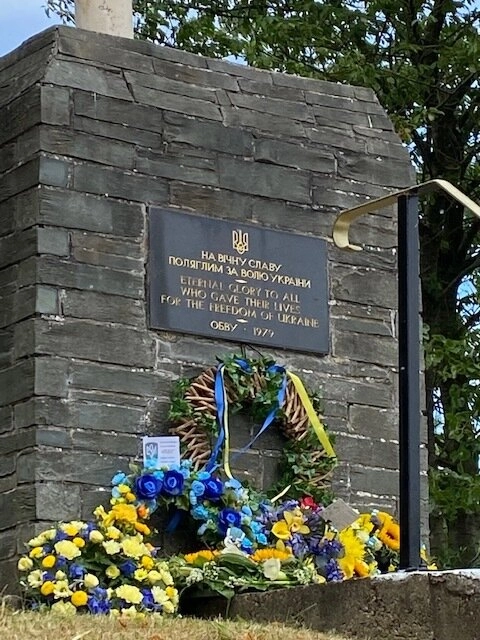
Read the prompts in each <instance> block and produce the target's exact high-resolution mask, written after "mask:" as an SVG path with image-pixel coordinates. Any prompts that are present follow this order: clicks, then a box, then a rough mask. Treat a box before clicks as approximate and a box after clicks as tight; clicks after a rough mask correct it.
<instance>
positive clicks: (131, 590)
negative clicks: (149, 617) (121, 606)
mask: <svg viewBox="0 0 480 640" xmlns="http://www.w3.org/2000/svg"><path fill="white" fill-rule="evenodd" d="M115 594H116V595H117V597H118V598H122V600H125V602H130V603H131V604H140V602H141V601H142V600H143V594H142V592H141V591H140V589H139V588H138V587H133V586H132V585H129V584H122V585H121V586H120V587H117V588H116V589H115Z"/></svg>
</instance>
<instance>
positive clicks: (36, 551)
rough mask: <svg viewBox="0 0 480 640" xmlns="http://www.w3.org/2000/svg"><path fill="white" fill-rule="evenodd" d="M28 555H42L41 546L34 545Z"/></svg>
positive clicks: (31, 556) (38, 556)
mask: <svg viewBox="0 0 480 640" xmlns="http://www.w3.org/2000/svg"><path fill="white" fill-rule="evenodd" d="M28 555H29V556H30V558H41V557H42V556H43V547H34V548H33V549H32V550H31V551H30V553H29V554H28Z"/></svg>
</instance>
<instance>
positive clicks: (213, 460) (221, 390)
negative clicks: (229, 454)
mask: <svg viewBox="0 0 480 640" xmlns="http://www.w3.org/2000/svg"><path fill="white" fill-rule="evenodd" d="M224 369H225V365H224V364H220V365H219V366H218V367H217V371H216V372H215V389H214V390H215V405H216V407H217V424H218V437H217V441H216V442H215V445H214V447H213V449H212V453H211V454H210V460H209V461H208V463H207V466H206V467H205V468H206V470H207V471H208V472H212V471H213V470H214V469H216V467H217V466H218V465H217V458H218V456H219V454H220V449H221V448H222V444H223V441H224V440H225V426H224V419H225V410H226V409H227V407H226V406H225V405H226V394H225V383H224V380H223V370H224Z"/></svg>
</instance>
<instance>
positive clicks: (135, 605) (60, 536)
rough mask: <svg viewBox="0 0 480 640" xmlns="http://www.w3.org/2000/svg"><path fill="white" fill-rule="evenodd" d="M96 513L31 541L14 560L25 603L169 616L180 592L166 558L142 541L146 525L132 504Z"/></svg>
mask: <svg viewBox="0 0 480 640" xmlns="http://www.w3.org/2000/svg"><path fill="white" fill-rule="evenodd" d="M94 515H95V520H94V521H91V522H81V521H72V522H67V523H61V524H59V525H58V526H57V527H55V528H52V529H48V530H46V531H43V532H42V533H40V534H39V535H38V536H36V537H35V538H32V539H31V540H29V542H28V543H27V545H28V547H29V551H28V553H27V554H26V555H24V556H23V557H22V558H20V560H19V562H18V569H19V571H20V573H21V574H22V578H21V584H22V586H23V587H24V589H25V593H26V599H27V602H28V603H29V604H30V605H31V606H32V608H40V609H45V608H49V609H51V610H52V611H57V612H61V613H64V614H75V613H77V612H79V613H82V612H89V613H93V614H110V615H122V616H139V615H140V616H141V615H143V614H145V613H154V614H157V615H162V616H164V615H173V614H174V613H175V612H176V611H177V608H178V591H177V589H176V588H175V586H174V581H173V578H172V575H171V573H170V570H169V567H168V564H167V562H166V561H165V560H162V559H158V558H156V553H155V549H154V548H153V547H152V545H150V544H149V543H148V542H146V541H145V539H144V535H149V534H150V529H149V528H148V526H147V525H145V524H144V523H141V522H139V519H138V515H137V510H136V508H135V507H134V506H133V505H126V504H119V505H115V506H114V507H113V508H112V509H111V510H110V511H108V512H107V511H105V509H104V508H103V507H98V508H97V509H96V510H95V514H94Z"/></svg>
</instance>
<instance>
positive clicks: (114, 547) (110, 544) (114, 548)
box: [102, 540, 122, 556]
mask: <svg viewBox="0 0 480 640" xmlns="http://www.w3.org/2000/svg"><path fill="white" fill-rule="evenodd" d="M102 546H103V548H104V549H105V551H106V552H107V553H108V555H109V556H113V555H115V554H116V553H120V551H121V550H122V548H121V546H120V545H119V544H118V542H115V540H107V541H106V542H102Z"/></svg>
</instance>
